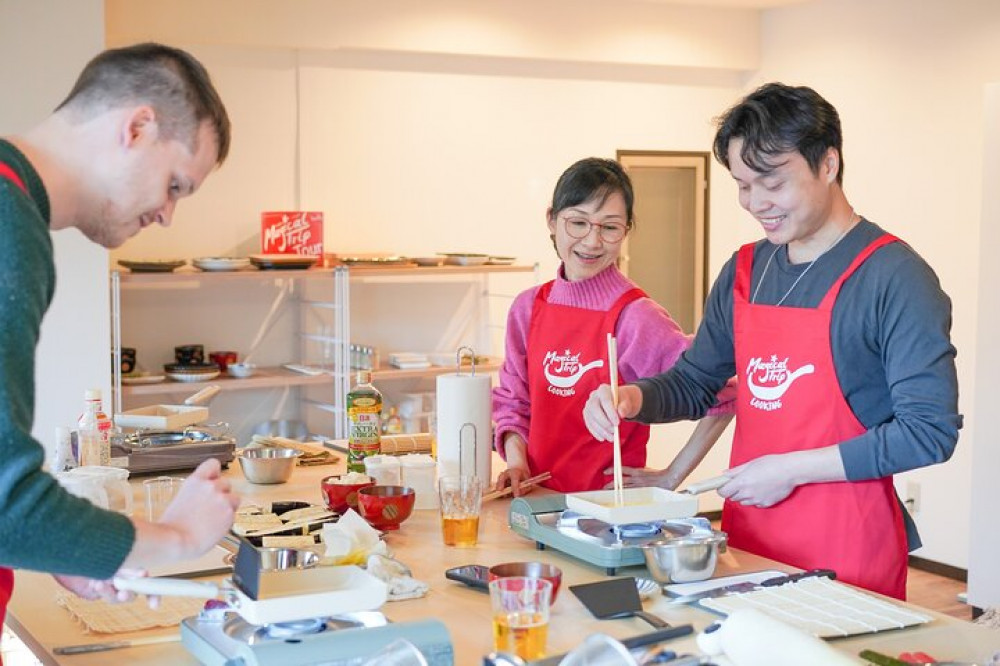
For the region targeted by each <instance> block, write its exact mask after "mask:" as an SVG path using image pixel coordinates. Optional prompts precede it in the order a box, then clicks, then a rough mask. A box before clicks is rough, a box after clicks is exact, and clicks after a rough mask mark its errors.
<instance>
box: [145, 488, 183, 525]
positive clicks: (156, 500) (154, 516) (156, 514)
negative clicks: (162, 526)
mask: <svg viewBox="0 0 1000 666" xmlns="http://www.w3.org/2000/svg"><path fill="white" fill-rule="evenodd" d="M182 483H184V480H183V479H176V478H174V477H172V476H158V477H156V478H155V479H146V480H145V481H143V482H142V487H143V490H145V493H146V519H147V520H148V521H149V522H151V523H155V522H156V521H158V520H159V519H160V516H162V515H163V512H164V511H166V510H167V507H168V506H170V502H172V501H173V499H174V495H176V494H177V491H178V490H180V487H181V484H182Z"/></svg>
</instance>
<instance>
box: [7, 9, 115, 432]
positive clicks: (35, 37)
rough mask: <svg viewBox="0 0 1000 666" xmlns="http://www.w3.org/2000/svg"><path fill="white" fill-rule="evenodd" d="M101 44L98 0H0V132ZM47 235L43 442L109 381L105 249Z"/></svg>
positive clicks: (35, 107) (38, 417)
mask: <svg viewBox="0 0 1000 666" xmlns="http://www.w3.org/2000/svg"><path fill="white" fill-rule="evenodd" d="M103 47H104V7H103V3H102V2H101V1H100V0H0V59H3V60H4V62H5V65H4V66H3V67H0V90H4V91H5V93H4V99H5V103H4V104H0V136H7V135H10V134H16V133H17V132H19V131H22V130H25V129H27V128H29V127H31V126H32V125H33V124H34V123H36V122H38V121H40V120H41V119H42V118H44V117H45V116H46V115H47V114H48V113H49V112H51V110H52V109H53V108H54V107H55V106H56V105H57V104H58V103H59V102H61V101H62V99H63V98H64V97H65V96H66V93H68V92H69V90H70V88H71V87H72V85H73V82H74V81H75V80H76V76H77V75H78V74H79V72H80V70H81V69H82V68H83V66H84V64H86V62H87V61H88V60H89V59H90V58H92V57H93V56H94V55H96V54H97V53H98V52H99V51H100V50H101V49H102V48H103ZM15 99H16V100H17V103H16V104H12V103H10V101H11V100H15ZM53 242H54V245H55V254H56V273H57V278H56V294H55V299H54V300H53V302H52V307H51V308H50V309H49V312H48V314H47V315H46V317H45V321H44V323H43V325H42V336H41V341H40V343H39V346H38V352H37V356H36V359H37V365H36V371H35V376H36V386H35V427H34V431H33V432H34V435H35V437H36V438H38V439H39V440H40V441H42V442H43V443H44V444H46V445H50V444H51V443H52V440H53V437H52V435H53V431H54V429H55V427H56V426H57V425H71V424H74V423H75V421H76V419H77V417H78V416H79V414H80V412H81V411H82V408H83V392H84V390H85V389H87V388H92V387H93V388H97V387H103V389H104V391H105V396H107V397H109V394H108V390H109V387H110V384H111V379H110V377H111V374H110V373H111V365H110V356H109V352H108V348H109V340H110V332H109V331H110V328H109V323H108V311H109V310H108V279H107V254H108V253H107V251H106V250H104V249H103V248H100V247H98V246H96V245H94V244H93V243H91V242H89V241H88V240H86V239H85V238H84V237H83V236H82V235H81V234H79V233H78V232H77V231H76V230H68V231H63V232H60V233H57V234H54V235H53ZM15 250H16V248H7V249H6V251H15ZM107 397H106V399H105V405H106V406H107V405H108V404H109V403H108V400H107Z"/></svg>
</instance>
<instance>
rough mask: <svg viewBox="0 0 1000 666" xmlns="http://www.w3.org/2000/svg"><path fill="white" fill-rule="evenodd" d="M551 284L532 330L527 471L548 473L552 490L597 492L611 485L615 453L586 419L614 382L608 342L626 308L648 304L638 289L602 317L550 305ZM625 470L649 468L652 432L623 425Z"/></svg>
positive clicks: (539, 299)
mask: <svg viewBox="0 0 1000 666" xmlns="http://www.w3.org/2000/svg"><path fill="white" fill-rule="evenodd" d="M552 285H553V283H552V282H548V283H546V284H544V285H542V287H541V288H540V289H539V290H538V294H537V295H536V297H535V303H534V306H533V309H532V312H531V326H530V328H529V331H528V348H527V363H528V397H529V400H530V402H531V425H530V426H529V428H528V467H529V469H530V470H531V473H532V474H537V473H538V472H540V471H544V470H548V471H550V472H551V473H552V478H551V479H550V480H549V481H548V482H546V483H545V485H546V486H547V487H549V488H552V489H554V490H558V491H560V492H576V491H580V490H596V489H599V488H603V487H604V485H605V484H606V483H608V482H609V481H610V480H611V475H610V474H608V475H606V474H604V470H605V469H607V468H609V467H611V465H612V464H613V458H614V449H613V447H612V445H611V444H610V443H603V442H602V443H598V442H595V441H594V437H593V436H592V435H591V434H590V432H588V431H587V427H586V425H584V423H583V418H582V417H581V414H582V413H583V405H584V404H585V403H586V402H587V398H588V397H590V393H591V391H593V390H594V389H596V388H597V387H598V386H600V385H601V384H606V383H608V382H609V381H611V376H610V371H609V370H608V364H607V357H608V342H607V335H608V333H611V334H612V335H613V334H614V332H615V325H616V324H617V322H618V316H619V315H620V314H621V311H622V308H624V307H625V306H626V305H628V304H629V303H631V302H632V301H634V300H636V299H639V298H643V297H645V295H646V294H645V293H644V292H643V291H642V290H641V289H638V288H635V289H631V290H629V291H627V292H625V293H624V294H622V295H621V297H620V298H619V299H618V300H617V301H615V303H614V305H613V306H612V307H611V309H610V310H608V311H606V312H599V311H595V310H585V309H583V308H576V307H572V306H569V305H554V304H552V303H548V302H547V299H548V296H549V292H550V291H552ZM619 432H620V435H621V446H622V464H623V465H626V466H629V467H644V466H645V465H646V442H647V441H648V440H649V426H647V425H643V424H640V423H633V422H624V423H622V424H621V428H620V430H619Z"/></svg>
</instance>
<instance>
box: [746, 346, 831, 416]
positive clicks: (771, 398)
mask: <svg viewBox="0 0 1000 666" xmlns="http://www.w3.org/2000/svg"><path fill="white" fill-rule="evenodd" d="M815 371H816V366H814V365H813V364H812V363H807V364H806V365H803V366H802V367H800V368H798V369H797V370H794V371H791V372H790V371H789V370H788V359H787V358H785V359H784V360H778V357H777V355H775V354H772V355H771V358H770V359H768V360H766V361H765V360H764V359H763V358H762V357H759V356H758V357H757V358H751V359H750V360H749V362H748V363H747V369H746V378H747V379H746V383H747V388H749V389H750V393H752V394H753V398H751V400H750V405H751V406H752V407H756V408H757V409H760V410H763V411H774V410H776V409H781V397H782V396H783V395H785V392H786V391H787V390H788V389H789V388H790V387H791V385H792V382H794V381H795V380H796V379H798V378H799V377H802V376H803V375H810V374H812V373H813V372H815Z"/></svg>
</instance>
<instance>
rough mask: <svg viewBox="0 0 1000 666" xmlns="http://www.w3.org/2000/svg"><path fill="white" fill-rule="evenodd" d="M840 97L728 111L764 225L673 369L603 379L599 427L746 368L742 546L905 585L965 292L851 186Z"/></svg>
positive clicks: (727, 129)
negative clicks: (906, 506) (951, 295)
mask: <svg viewBox="0 0 1000 666" xmlns="http://www.w3.org/2000/svg"><path fill="white" fill-rule="evenodd" d="M842 143H843V140H842V135H841V129H840V118H839V116H838V114H837V111H836V109H834V107H833V106H832V105H830V103H829V102H827V101H826V100H824V99H823V98H822V97H820V96H819V95H818V94H817V93H816V92H815V91H813V90H811V89H809V88H805V87H790V86H785V85H782V84H769V85H766V86H763V87H762V88H760V89H758V90H757V91H755V92H754V93H752V94H750V95H749V96H747V97H746V98H745V99H743V100H742V101H741V102H739V103H738V104H737V105H735V106H734V107H733V108H732V109H730V110H729V111H728V112H727V113H726V114H725V115H724V116H723V117H722V118H721V120H720V123H719V130H718V133H717V134H716V138H715V145H714V152H715V155H716V157H717V158H718V159H719V161H720V162H722V163H723V164H724V165H725V166H726V167H727V168H728V169H729V170H730V173H731V174H732V176H733V178H734V180H735V181H736V183H737V185H738V188H739V200H740V205H741V206H742V207H743V208H744V209H746V210H747V211H748V212H749V213H750V214H751V215H752V216H753V217H754V218H755V219H756V220H757V221H758V222H759V224H760V225H761V227H762V228H763V230H764V233H765V236H766V239H765V240H762V241H759V242H757V243H754V244H751V245H747V246H745V247H743V248H741V249H740V251H739V252H738V253H737V254H736V255H735V256H734V257H733V259H732V260H730V261H729V262H728V263H727V264H726V266H725V267H724V268H723V270H722V273H721V274H720V276H719V278H718V280H717V281H716V283H715V286H714V287H713V289H712V293H711V295H710V296H709V301H708V303H707V305H706V310H705V312H706V314H705V318H704V320H703V322H702V325H701V328H700V329H699V331H698V335H697V336H696V337H695V340H694V343H693V344H692V347H691V349H690V350H689V351H688V352H686V353H685V355H684V356H683V357H682V358H681V359H680V361H678V363H677V365H676V366H674V368H672V369H671V370H670V371H668V372H667V373H664V374H662V375H658V376H656V377H651V378H648V379H645V380H640V381H638V382H636V383H635V384H633V385H630V386H627V387H623V388H622V389H621V391H620V392H619V399H620V401H619V409H618V411H617V413H616V412H615V410H614V408H613V407H612V404H611V399H610V391H609V390H608V387H606V386H603V387H601V388H599V389H598V390H597V391H595V392H594V393H593V394H591V396H590V399H589V400H588V403H587V406H586V408H585V410H584V419H585V421H586V423H587V426H588V428H589V429H590V431H591V432H592V433H593V434H594V436H595V437H597V438H598V439H608V438H610V435H611V427H612V425H613V424H614V423H616V422H617V421H618V420H619V419H620V418H634V419H635V420H637V421H640V422H644V423H652V422H662V421H672V420H677V419H680V418H692V417H696V416H697V415H698V414H699V413H701V412H702V411H703V410H704V408H705V406H706V405H708V404H711V402H710V400H711V396H712V395H713V391H715V390H718V387H719V386H721V384H722V383H723V382H724V381H725V379H726V378H727V377H729V376H730V375H731V374H732V373H733V372H736V373H737V375H738V377H739V388H738V396H737V401H736V433H735V436H734V440H733V451H732V457H731V461H730V462H731V465H732V466H731V468H730V469H729V471H727V472H726V475H727V476H729V477H730V480H729V482H728V483H726V484H725V485H724V486H722V487H721V488H720V489H719V494H720V495H722V496H723V497H725V498H726V499H727V501H726V503H725V506H724V508H723V523H722V526H723V529H724V530H725V531H726V532H728V534H729V538H730V544H731V545H733V546H734V547H736V548H740V549H743V550H747V551H750V552H753V553H757V554H760V555H763V556H765V557H770V558H772V559H775V560H778V561H781V562H786V563H788V564H791V565H794V566H797V567H801V568H810V567H824V568H830V569H834V570H835V571H836V572H837V574H838V576H839V578H841V579H842V580H844V581H846V582H849V583H853V584H856V585H859V586H861V587H864V588H867V589H870V590H873V591H876V592H880V593H883V594H887V595H890V596H893V597H896V598H900V599H902V598H904V597H905V594H906V561H907V553H908V550H912V549H913V548H915V547H918V546H919V545H920V541H919V537H918V536H917V534H916V530H915V528H914V526H913V522H912V520H910V518H909V516H908V515H907V514H906V513H905V512H904V511H903V510H902V509H901V504H900V502H899V499H898V498H897V497H896V494H895V491H894V489H893V485H892V475H893V474H896V473H899V472H904V471H907V470H910V469H915V468H918V467H923V466H926V465H930V464H934V463H939V462H943V461H945V460H947V459H948V458H949V457H950V456H951V454H952V452H953V451H954V448H955V445H956V443H957V440H958V430H959V428H960V427H961V423H962V419H961V416H960V415H959V414H958V387H957V380H956V373H955V363H954V359H955V349H954V347H953V346H952V344H951V341H950V338H949V331H950V326H951V302H950V300H949V299H948V297H947V295H945V294H944V292H943V291H941V287H940V285H939V283H938V280H937V277H936V276H935V275H934V272H933V271H932V270H931V269H930V267H929V266H927V264H926V263H925V262H924V261H923V260H922V259H921V258H920V257H919V256H918V255H917V254H916V253H915V252H914V251H913V250H912V249H911V248H909V247H908V246H907V245H906V244H905V243H902V242H899V240H898V239H897V238H895V237H894V236H892V235H890V234H887V233H885V232H884V231H883V230H882V229H880V228H879V227H878V226H876V225H875V224H873V223H871V222H870V221H868V220H866V219H864V218H863V217H861V216H860V215H858V214H856V213H855V211H854V209H853V208H852V207H851V205H850V204H849V203H848V201H847V198H846V196H845V195H844V192H843V189H842V180H843V173H844V170H843V152H842Z"/></svg>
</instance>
